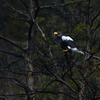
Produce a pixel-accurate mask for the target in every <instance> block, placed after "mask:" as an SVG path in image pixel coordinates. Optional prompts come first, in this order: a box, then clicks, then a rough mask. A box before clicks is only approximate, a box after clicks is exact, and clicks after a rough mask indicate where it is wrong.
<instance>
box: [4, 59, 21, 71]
mask: <svg viewBox="0 0 100 100" xmlns="http://www.w3.org/2000/svg"><path fill="white" fill-rule="evenodd" d="M20 60H22V58H20V59H18V60H16V61H14V62H12V63H10V64H9V65H7V66H6V67H4V69H6V68H8V67H10V66H12V65H13V64H15V63H17V62H19V61H20Z"/></svg>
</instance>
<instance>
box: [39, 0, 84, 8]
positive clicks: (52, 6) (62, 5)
mask: <svg viewBox="0 0 100 100" xmlns="http://www.w3.org/2000/svg"><path fill="white" fill-rule="evenodd" d="M82 2H86V1H84V0H83V1H77V2H73V3H63V4H60V5H48V6H47V5H45V6H40V9H45V8H46V9H47V8H56V7H64V6H68V5H73V4H76V3H82Z"/></svg>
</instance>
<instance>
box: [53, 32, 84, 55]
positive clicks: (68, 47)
mask: <svg viewBox="0 0 100 100" xmlns="http://www.w3.org/2000/svg"><path fill="white" fill-rule="evenodd" d="M54 35H56V36H57V39H58V40H59V41H60V45H61V47H62V48H63V51H65V52H68V51H71V52H77V53H80V54H84V52H82V51H81V50H79V49H78V47H77V45H76V43H75V42H74V40H73V39H72V38H71V37H70V36H64V35H62V33H61V32H54Z"/></svg>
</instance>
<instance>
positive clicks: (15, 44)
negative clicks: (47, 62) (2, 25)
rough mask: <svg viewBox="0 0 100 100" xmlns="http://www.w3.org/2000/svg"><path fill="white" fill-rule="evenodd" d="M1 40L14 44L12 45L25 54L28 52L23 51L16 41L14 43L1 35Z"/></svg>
mask: <svg viewBox="0 0 100 100" xmlns="http://www.w3.org/2000/svg"><path fill="white" fill-rule="evenodd" d="M0 38H1V39H2V40H4V41H6V42H9V43H10V44H12V45H14V46H16V47H18V48H19V49H21V50H22V51H24V52H25V51H26V50H25V49H23V48H22V47H21V46H19V45H18V44H17V43H16V42H14V41H12V40H10V39H8V38H6V37H4V36H2V35H0Z"/></svg>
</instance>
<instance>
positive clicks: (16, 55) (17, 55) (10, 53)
mask: <svg viewBox="0 0 100 100" xmlns="http://www.w3.org/2000/svg"><path fill="white" fill-rule="evenodd" d="M0 52H3V53H6V54H9V55H12V56H15V57H24V56H23V55H19V54H15V53H12V52H8V51H5V50H2V49H0Z"/></svg>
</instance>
